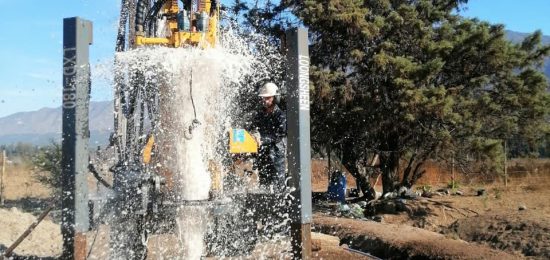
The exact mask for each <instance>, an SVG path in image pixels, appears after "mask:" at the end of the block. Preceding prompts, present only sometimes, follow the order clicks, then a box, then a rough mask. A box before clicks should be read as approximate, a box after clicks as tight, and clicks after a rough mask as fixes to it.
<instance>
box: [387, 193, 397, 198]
mask: <svg viewBox="0 0 550 260" xmlns="http://www.w3.org/2000/svg"><path fill="white" fill-rule="evenodd" d="M395 198H397V193H395V192H388V193H386V194H384V199H395Z"/></svg>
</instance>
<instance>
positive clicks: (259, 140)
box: [250, 131, 262, 147]
mask: <svg viewBox="0 0 550 260" xmlns="http://www.w3.org/2000/svg"><path fill="white" fill-rule="evenodd" d="M250 135H252V138H253V139H254V141H256V143H257V144H258V147H260V146H262V138H261V136H260V132H258V131H254V132H252V133H250Z"/></svg>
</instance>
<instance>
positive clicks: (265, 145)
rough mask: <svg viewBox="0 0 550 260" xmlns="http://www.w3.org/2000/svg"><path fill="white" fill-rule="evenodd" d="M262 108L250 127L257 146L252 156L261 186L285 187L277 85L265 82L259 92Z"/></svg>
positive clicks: (283, 136)
mask: <svg viewBox="0 0 550 260" xmlns="http://www.w3.org/2000/svg"><path fill="white" fill-rule="evenodd" d="M258 96H259V97H260V98H261V104H262V109H260V111H258V113H257V114H256V115H255V116H254V118H253V120H252V122H251V126H250V130H251V133H252V135H253V136H254V139H256V141H257V143H258V145H259V149H258V156H257V159H256V160H255V164H254V165H255V168H256V169H257V170H258V176H259V180H260V186H263V187H267V188H270V190H277V191H282V190H283V189H284V187H285V178H286V176H285V174H286V169H285V156H286V114H285V113H284V112H283V111H282V110H281V109H280V108H279V106H278V105H277V103H278V100H279V88H278V87H277V85H275V84H274V83H271V82H269V83H266V84H264V85H263V86H262V87H261V88H260V90H259V93H258Z"/></svg>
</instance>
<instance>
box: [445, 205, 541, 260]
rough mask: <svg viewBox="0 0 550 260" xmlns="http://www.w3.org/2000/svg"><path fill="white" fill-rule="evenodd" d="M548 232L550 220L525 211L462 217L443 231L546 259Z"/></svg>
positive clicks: (465, 238) (469, 239)
mask: <svg viewBox="0 0 550 260" xmlns="http://www.w3.org/2000/svg"><path fill="white" fill-rule="evenodd" d="M549 232H550V223H548V222H547V221H541V219H538V218H536V217H534V216H531V215H529V212H527V211H525V212H513V213H511V214H508V215H481V216H476V217H471V218H465V219H461V220H457V221H456V222H455V223H453V224H452V225H451V226H449V228H448V229H446V230H445V231H444V233H446V234H451V235H456V236H458V237H460V238H461V239H463V240H466V241H473V242H479V243H483V244H487V245H490V246H491V247H493V248H497V249H500V250H506V251H509V252H513V251H516V252H521V253H522V254H523V255H525V256H535V257H541V258H545V259H550V233H549Z"/></svg>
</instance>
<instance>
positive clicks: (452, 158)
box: [451, 154, 455, 189]
mask: <svg viewBox="0 0 550 260" xmlns="http://www.w3.org/2000/svg"><path fill="white" fill-rule="evenodd" d="M454 188H455V155H454V154H453V156H452V157H451V189H454Z"/></svg>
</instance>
